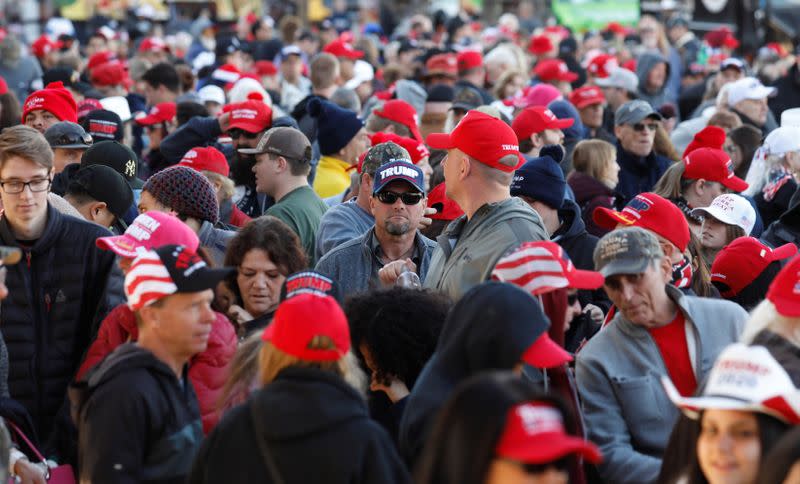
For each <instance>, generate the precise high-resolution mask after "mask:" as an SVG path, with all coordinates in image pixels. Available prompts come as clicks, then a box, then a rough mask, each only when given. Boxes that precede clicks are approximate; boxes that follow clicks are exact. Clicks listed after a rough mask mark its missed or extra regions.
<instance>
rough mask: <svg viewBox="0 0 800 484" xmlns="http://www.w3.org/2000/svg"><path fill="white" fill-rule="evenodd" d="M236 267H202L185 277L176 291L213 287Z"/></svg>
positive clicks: (202, 289) (192, 290)
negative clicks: (190, 275)
mask: <svg viewBox="0 0 800 484" xmlns="http://www.w3.org/2000/svg"><path fill="white" fill-rule="evenodd" d="M235 270H236V269H235V268H233V267H221V268H217V269H208V268H205V269H202V270H199V271H196V272H195V273H194V274H192V277H190V278H188V279H186V280H185V281H184V283H183V284H182V286H183V287H179V288H178V291H177V292H178V293H186V292H200V291H205V290H206V289H215V288H216V287H217V284H219V283H220V281H222V280H223V279H225V278H226V277H228V275H229V274H231V273H232V272H233V271H235Z"/></svg>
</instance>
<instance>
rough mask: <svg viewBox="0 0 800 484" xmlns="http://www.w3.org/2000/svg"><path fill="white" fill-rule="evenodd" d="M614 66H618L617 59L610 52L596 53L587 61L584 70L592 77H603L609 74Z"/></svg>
mask: <svg viewBox="0 0 800 484" xmlns="http://www.w3.org/2000/svg"><path fill="white" fill-rule="evenodd" d="M616 67H619V61H617V58H616V57H615V56H613V55H611V54H600V55H596V56H594V57H593V58H592V60H591V61H590V62H589V65H588V66H587V67H586V70H587V71H588V72H589V74H591V75H593V76H594V77H601V78H605V77H608V76H610V75H611V71H613V70H614V69H615V68H616Z"/></svg>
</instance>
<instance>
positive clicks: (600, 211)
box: [592, 207, 636, 230]
mask: <svg viewBox="0 0 800 484" xmlns="http://www.w3.org/2000/svg"><path fill="white" fill-rule="evenodd" d="M592 220H593V221H594V223H596V224H597V225H599V226H600V227H602V228H604V229H607V230H614V229H615V228H617V225H619V224H623V225H634V224H635V223H636V221H635V220H633V219H630V218H628V217H626V216H625V214H623V213H622V212H617V211H616V210H611V209H610V208H605V207H597V208H595V209H594V212H592Z"/></svg>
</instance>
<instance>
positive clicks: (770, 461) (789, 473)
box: [757, 427, 800, 484]
mask: <svg viewBox="0 0 800 484" xmlns="http://www.w3.org/2000/svg"><path fill="white" fill-rule="evenodd" d="M757 482H758V484H777V483H783V484H797V483H798V482H800V427H795V428H793V429H792V430H790V431H788V432H786V433H785V434H784V435H783V437H781V439H780V440H779V441H778V442H777V443H776V444H775V445H774V446H773V447H772V450H771V451H770V452H769V454H767V457H766V458H765V459H762V461H761V470H760V471H758V481H757Z"/></svg>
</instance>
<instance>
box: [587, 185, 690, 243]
mask: <svg viewBox="0 0 800 484" xmlns="http://www.w3.org/2000/svg"><path fill="white" fill-rule="evenodd" d="M592 220H594V223H596V224H597V225H599V226H600V227H603V228H604V229H608V230H613V229H615V228H616V227H617V225H618V224H622V225H626V226H633V227H641V228H643V229H647V230H649V231H651V232H653V233H655V234H657V235H660V236H661V237H664V238H665V239H667V240H669V241H670V242H672V243H673V244H675V247H677V248H678V250H680V251H681V252H684V251H685V250H686V247H687V246H688V245H689V223H688V222H687V221H686V217H684V216H683V212H681V209H680V208H678V206H677V205H675V204H674V203H672V202H670V201H669V200H667V199H665V198H662V197H660V196H659V195H656V194H655V193H640V194H638V195H636V197H634V198H633V200H631V201H630V202H628V204H627V205H625V208H623V209H622V211H621V212H617V211H615V210H611V209H608V208H605V207H597V208H596V209H595V210H594V213H592Z"/></svg>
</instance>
